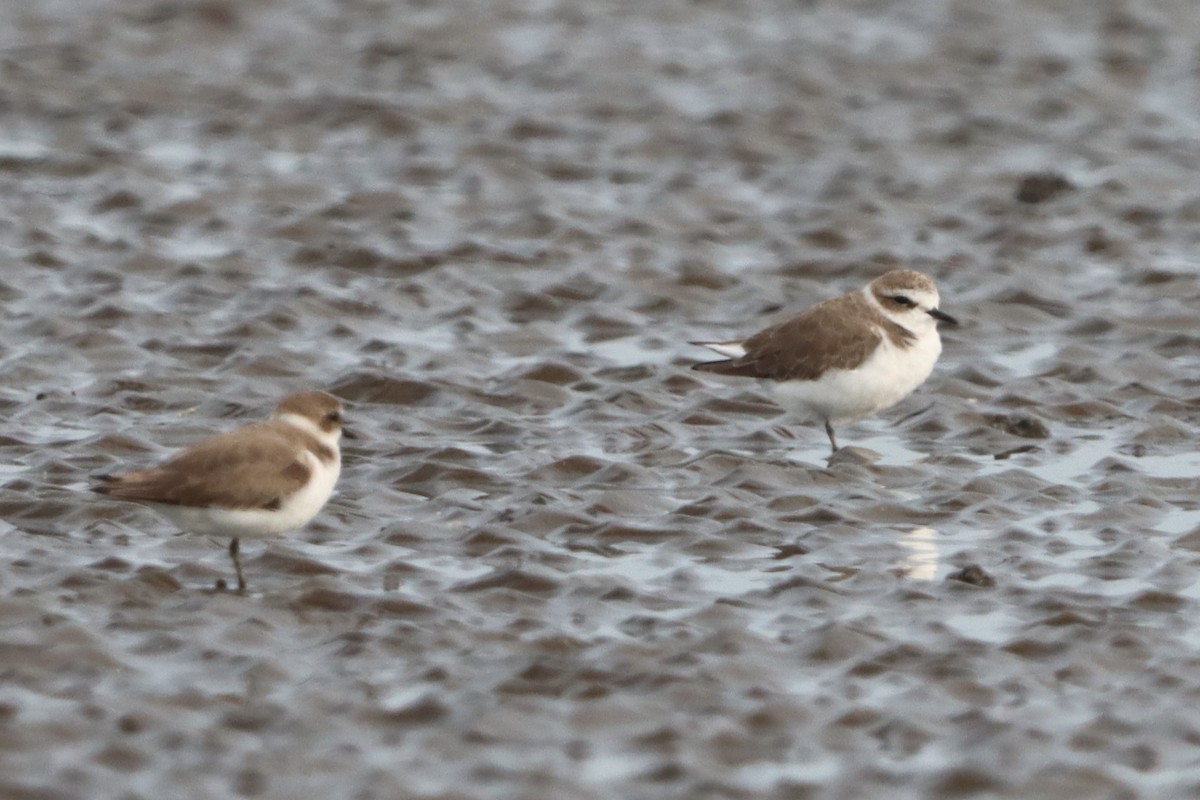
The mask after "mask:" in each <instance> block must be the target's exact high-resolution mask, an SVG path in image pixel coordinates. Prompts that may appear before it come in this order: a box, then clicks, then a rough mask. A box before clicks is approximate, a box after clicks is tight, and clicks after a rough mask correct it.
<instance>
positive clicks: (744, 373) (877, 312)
mask: <svg viewBox="0 0 1200 800" xmlns="http://www.w3.org/2000/svg"><path fill="white" fill-rule="evenodd" d="M938 299H939V298H938V290H937V286H936V285H935V284H934V282H933V279H932V278H930V277H929V276H928V275H925V274H924V273H921V272H917V271H915V270H911V269H896V270H892V271H891V272H888V273H886V274H884V275H881V276H879V277H878V278H876V279H875V280H873V281H871V282H870V283H869V284H868V285H867V286H866V288H864V289H863V290H861V291H856V292H850V293H848V294H844V295H842V296H841V297H834V298H832V299H830V300H826V301H824V302H822V303H818V304H817V305H815V306H812V307H811V308H809V309H807V310H805V311H802V312H800V313H799V314H797V315H796V316H794V317H792V318H791V319H788V320H785V321H783V322H780V323H779V324H777V325H772V326H771V327H769V328H767V329H765V330H762V331H759V332H758V333H756V334H754V335H753V336H751V337H750V338H748V339H740V340H736V341H731V342H692V343H691V344H695V345H699V346H701V347H707V348H708V349H709V350H712V351H714V352H716V353H719V354H721V355H722V356H725V358H724V359H723V360H721V361H706V362H704V363H701V364H696V365H694V366H693V369H698V370H700V371H701V372H711V373H713V374H716V375H733V376H737V377H744V378H759V379H761V380H763V381H766V382H769V383H770V384H771V386H772V388H773V392H774V397H775V401H776V402H777V403H778V404H779V405H781V406H783V407H784V408H785V409H787V410H789V411H791V412H793V413H794V414H796V415H797V416H798V417H800V418H801V419H804V420H809V421H815V422H822V423H824V425H825V433H826V434H828V435H829V444H830V446H831V447H832V448H833V452H837V449H838V444H837V439H836V438H835V437H834V433H833V429H834V426H835V425H843V424H845V423H848V422H855V421H857V420H860V419H862V418H864V417H867V416H869V415H871V414H874V413H875V412H877V411H881V410H883V409H885V408H887V407H889V406H892V405H895V404H896V403H898V402H900V401H901V400H903V399H904V398H905V397H907V396H908V395H909V394H910V393H912V391H913V390H914V389H916V388H917V387H918V386H920V385H921V384H922V383H924V382H925V379H926V378H928V377H929V373H930V372H932V371H933V365H934V363H936V362H937V360H938V356H939V355H941V352H942V340H941V337H940V336H939V335H938V323H939V322H945V323H947V324H950V325H957V324H958V321H957V320H955V319H954V317H952V316H950V315H949V314H946V313H945V312H943V311H941V310H940V309H939V308H938Z"/></svg>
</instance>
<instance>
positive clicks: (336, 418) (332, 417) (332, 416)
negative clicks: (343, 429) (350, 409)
mask: <svg viewBox="0 0 1200 800" xmlns="http://www.w3.org/2000/svg"><path fill="white" fill-rule="evenodd" d="M325 419H327V420H329V421H330V422H341V421H342V412H340V411H330V412H329V413H328V414H326V415H325Z"/></svg>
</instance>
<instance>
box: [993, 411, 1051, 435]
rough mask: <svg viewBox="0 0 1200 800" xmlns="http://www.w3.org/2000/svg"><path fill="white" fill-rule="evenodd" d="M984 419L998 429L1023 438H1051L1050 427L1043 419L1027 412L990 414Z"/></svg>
mask: <svg viewBox="0 0 1200 800" xmlns="http://www.w3.org/2000/svg"><path fill="white" fill-rule="evenodd" d="M984 421H985V422H987V424H988V425H989V426H991V427H993V428H996V429H997V430H1002V431H1004V432H1005V433H1007V434H1010V435H1012V436H1020V437H1021V438H1022V439H1049V438H1050V429H1049V428H1047V427H1046V426H1045V425H1044V424H1043V423H1042V421H1041V420H1039V419H1037V418H1035V417H1030V416H1028V415H1025V414H989V415H987V416H985V417H984Z"/></svg>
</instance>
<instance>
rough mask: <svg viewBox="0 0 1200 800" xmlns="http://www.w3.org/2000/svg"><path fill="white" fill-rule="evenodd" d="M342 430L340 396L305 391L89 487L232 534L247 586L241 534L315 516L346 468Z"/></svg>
mask: <svg viewBox="0 0 1200 800" xmlns="http://www.w3.org/2000/svg"><path fill="white" fill-rule="evenodd" d="M341 436H342V404H341V402H340V401H339V400H338V399H337V398H336V397H333V396H332V395H328V394H326V393H324V392H301V393H300V394H293V395H291V396H289V397H286V398H284V400H283V401H282V402H280V403H279V405H278V406H277V407H276V409H275V413H274V414H273V415H272V416H271V418H270V419H269V420H267V421H265V422H256V423H254V424H252V425H246V426H244V427H242V428H238V429H237V430H234V431H230V432H229V433H224V434H221V435H219V436H214V437H212V438H209V439H205V440H204V441H201V442H199V443H197V444H194V445H192V446H191V447H188V448H187V449H185V450H183V451H181V452H180V453H179V454H177V455H176V456H174V457H173V458H171V459H169V460H167V461H166V462H164V463H162V464H160V465H159V466H156V467H152V468H150V469H145V470H137V471H134V472H123V473H119V474H115V475H97V476H95V477H96V480H97V481H99V483H98V484H97V485H95V486H93V487H92V489H93V491H96V492H99V493H100V494H103V495H108V496H109V497H114V498H116V499H118V500H132V501H135V502H139V503H143V504H145V505H147V506H149V507H150V508H153V509H154V510H155V511H157V512H158V513H160V514H162V515H163V516H164V517H166V518H167V519H169V520H170V521H171V522H173V523H174V524H175V525H176V526H177V527H178V528H179V529H180V530H183V531H186V532H188V533H198V534H202V535H205V536H216V537H226V536H227V537H230V542H229V557H230V558H231V559H233V568H234V571H235V572H236V573H237V585H238V591H239V592H244V591H245V589H246V580H245V578H243V577H242V564H241V559H240V558H239V556H238V547H239V544H238V541H239V540H240V539H243V538H260V537H270V536H277V535H280V534H283V533H287V532H288V531H292V530H295V529H296V528H299V527H301V526H302V525H304V524H305V523H307V522H308V521H309V520H310V519H312V518H313V517H314V516H316V514H317V512H318V511H320V510H321V508H322V506H324V505H325V502H326V501H327V500H328V499H329V496H330V495H331V494H332V493H333V487H334V484H336V483H337V479H338V475H339V474H340V473H341V470H342V457H341V450H340V448H339V446H338V442H339V440H340V439H341ZM224 583H225V582H224V581H223V580H222V581H218V582H217V586H218V588H223V587H224Z"/></svg>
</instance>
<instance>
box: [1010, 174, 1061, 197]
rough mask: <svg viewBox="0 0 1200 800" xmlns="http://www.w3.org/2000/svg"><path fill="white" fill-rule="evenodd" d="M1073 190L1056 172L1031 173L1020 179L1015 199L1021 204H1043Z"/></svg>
mask: <svg viewBox="0 0 1200 800" xmlns="http://www.w3.org/2000/svg"><path fill="white" fill-rule="evenodd" d="M1074 188H1075V185H1074V184H1073V183H1071V182H1070V181H1069V180H1067V179H1066V178H1065V177H1064V176H1062V175H1061V174H1059V173H1057V172H1031V173H1030V174H1028V175H1026V176H1025V177H1023V178H1021V182H1020V183H1019V184H1018V185H1017V195H1016V197H1017V200H1019V201H1021V202H1022V203H1044V202H1045V201H1047V200H1050V199H1052V198H1053V197H1055V196H1056V195H1059V194H1062V193H1063V192H1067V191H1070V190H1072V189H1074Z"/></svg>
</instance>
